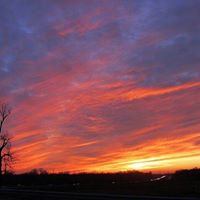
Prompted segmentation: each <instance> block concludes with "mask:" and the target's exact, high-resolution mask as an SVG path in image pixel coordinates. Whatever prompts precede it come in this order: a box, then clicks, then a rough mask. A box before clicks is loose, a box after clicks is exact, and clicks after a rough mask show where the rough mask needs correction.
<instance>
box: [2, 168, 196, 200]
mask: <svg viewBox="0 0 200 200" xmlns="http://www.w3.org/2000/svg"><path fill="white" fill-rule="evenodd" d="M0 195H1V196H0V197H1V198H0V199H1V200H13V199H15V200H18V199H20V200H23V199H24V200H25V199H26V200H29V199H30V200H33V199H34V200H35V199H37V200H38V199H41V200H46V199H48V200H54V199H56V200H59V199H60V200H64V199H72V200H73V199H102V200H104V199H108V200H109V199H115V200H117V199H124V200H126V199H127V200H128V199H133V200H147V199H149V200H154V199H157V200H159V199H162V200H164V199H166V200H167V199H173V200H178V199H185V200H193V199H195V200H196V199H200V170H199V169H193V170H184V171H179V172H176V173H175V174H167V175H159V174H157V175H154V174H151V173H140V172H135V171H134V172H123V173H114V174H113V173H109V174H72V175H70V174H46V173H41V174H38V173H28V174H21V175H4V176H3V177H2V186H1V190H0ZM113 195H114V196H113ZM141 196H142V197H141ZM179 197H180V198H179Z"/></svg>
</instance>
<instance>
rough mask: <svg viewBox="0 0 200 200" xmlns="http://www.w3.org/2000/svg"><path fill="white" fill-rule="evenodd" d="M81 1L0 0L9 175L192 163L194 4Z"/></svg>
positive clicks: (197, 74)
mask: <svg viewBox="0 0 200 200" xmlns="http://www.w3.org/2000/svg"><path fill="white" fill-rule="evenodd" d="M86 1H87V3H86ZM86 1H62V0H61V1H58V2H57V1H51V0H48V1H46V0H35V1H31V2H26V1H23V0H19V1H15V2H12V3H11V1H5V0H1V1H0V26H1V27H2V30H1V31H0V101H2V102H8V103H9V104H10V105H11V107H12V108H13V109H12V116H11V118H10V120H9V121H8V123H7V127H5V128H8V130H9V132H10V134H11V135H12V137H13V149H14V150H15V152H16V155H17V157H18V158H19V159H18V162H17V163H16V165H15V169H16V171H18V172H22V171H27V170H30V169H32V168H36V167H44V168H46V169H48V170H50V171H51V170H53V171H118V170H129V169H133V168H136V169H141V170H147V171H149V170H152V171H170V170H176V169H180V168H187V167H195V166H198V165H199V164H200V163H199V156H198V154H199V141H200V135H199V132H200V125H199V124H200V123H199V122H200V121H199V120H200V118H199V116H200V109H199V108H200V103H199V99H200V93H199V91H200V70H199V62H200V60H199V55H198V52H199V50H200V45H199V44H200V40H199V33H200V26H199V21H198V16H199V7H200V4H199V2H198V1H195V0H191V1H178V0H177V1H173V3H170V2H168V1H164V0H159V1H158V2H157V3H156V4H155V2H154V1H149V0H148V1H145V0H144V1H140V0H138V1H137V0H136V1H120V0H119V1H95V0H94V1H90V0H86Z"/></svg>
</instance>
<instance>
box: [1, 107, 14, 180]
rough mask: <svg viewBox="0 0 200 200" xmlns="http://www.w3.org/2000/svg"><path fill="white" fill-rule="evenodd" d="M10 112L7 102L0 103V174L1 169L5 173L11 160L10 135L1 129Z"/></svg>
mask: <svg viewBox="0 0 200 200" xmlns="http://www.w3.org/2000/svg"><path fill="white" fill-rule="evenodd" d="M10 113H11V110H10V108H9V107H8V105H7V104H1V105H0V176H1V175H2V173H3V171H4V173H6V170H7V169H8V167H10V164H11V162H12V160H13V154H12V152H11V141H10V137H9V136H8V134H7V133H5V131H3V126H4V124H5V121H6V119H7V118H8V116H9V115H10Z"/></svg>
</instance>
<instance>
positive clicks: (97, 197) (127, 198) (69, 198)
mask: <svg viewBox="0 0 200 200" xmlns="http://www.w3.org/2000/svg"><path fill="white" fill-rule="evenodd" d="M0 199H1V200H200V198H192V197H191V198H189V197H186V198H183V197H150V196H132V195H111V194H96V193H71V192H49V191H34V190H22V189H9V188H5V189H0Z"/></svg>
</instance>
